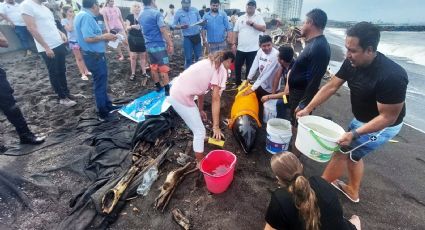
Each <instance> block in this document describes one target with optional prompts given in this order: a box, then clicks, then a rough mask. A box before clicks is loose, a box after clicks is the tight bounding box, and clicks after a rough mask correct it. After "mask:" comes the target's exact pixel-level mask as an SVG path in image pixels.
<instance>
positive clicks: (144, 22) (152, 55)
mask: <svg viewBox="0 0 425 230" xmlns="http://www.w3.org/2000/svg"><path fill="white" fill-rule="evenodd" d="M143 5H144V6H145V8H144V10H143V12H142V13H141V14H140V16H139V22H140V25H141V26H142V30H143V35H144V36H145V44H146V49H147V52H148V56H149V61H150V63H151V65H150V67H151V74H152V78H153V80H154V81H155V87H156V90H157V91H160V90H161V89H162V86H161V83H160V82H159V75H160V74H161V75H162V83H163V85H164V88H165V95H166V96H168V95H169V91H170V86H169V85H168V82H169V77H168V72H170V68H169V67H168V64H169V63H170V60H169V58H168V55H172V54H173V51H174V49H173V42H172V41H171V38H170V34H169V32H168V30H167V26H166V24H165V23H164V17H163V16H162V14H161V12H159V10H158V9H157V8H156V4H155V0H143ZM164 40H165V41H166V42H167V47H165V42H164Z"/></svg>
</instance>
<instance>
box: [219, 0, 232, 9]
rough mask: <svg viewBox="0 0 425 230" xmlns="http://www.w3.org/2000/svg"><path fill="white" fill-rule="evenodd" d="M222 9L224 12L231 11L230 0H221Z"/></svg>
mask: <svg viewBox="0 0 425 230" xmlns="http://www.w3.org/2000/svg"><path fill="white" fill-rule="evenodd" d="M220 8H221V9H222V10H226V9H230V0H220Z"/></svg>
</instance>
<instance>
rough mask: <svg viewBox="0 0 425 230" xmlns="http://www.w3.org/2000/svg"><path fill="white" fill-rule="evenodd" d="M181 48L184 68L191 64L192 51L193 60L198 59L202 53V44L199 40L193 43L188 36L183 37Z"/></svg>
mask: <svg viewBox="0 0 425 230" xmlns="http://www.w3.org/2000/svg"><path fill="white" fill-rule="evenodd" d="M183 50H184V60H185V61H184V68H185V69H187V68H189V66H190V65H192V51H193V53H194V54H195V62H197V61H198V60H199V58H200V57H201V53H202V45H201V43H200V42H199V43H198V44H196V45H194V44H193V43H192V41H191V40H190V39H189V38H188V37H184V39H183Z"/></svg>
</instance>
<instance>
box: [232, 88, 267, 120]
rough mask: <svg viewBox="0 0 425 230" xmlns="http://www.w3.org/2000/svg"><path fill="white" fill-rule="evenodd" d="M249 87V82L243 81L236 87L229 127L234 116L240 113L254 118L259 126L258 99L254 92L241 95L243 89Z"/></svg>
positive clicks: (238, 115)
mask: <svg viewBox="0 0 425 230" xmlns="http://www.w3.org/2000/svg"><path fill="white" fill-rule="evenodd" d="M250 88H251V84H249V83H247V82H246V81H244V82H243V83H242V84H241V85H240V86H239V88H238V93H237V94H236V96H235V102H233V105H232V111H231V113H230V120H229V128H232V127H233V124H234V122H235V120H236V118H238V117H240V116H242V115H249V116H251V117H252V118H254V119H255V121H256V122H257V124H258V127H261V122H260V120H259V119H258V101H257V96H256V94H255V92H253V93H250V94H248V95H246V96H243V95H242V93H243V92H245V90H248V89H250Z"/></svg>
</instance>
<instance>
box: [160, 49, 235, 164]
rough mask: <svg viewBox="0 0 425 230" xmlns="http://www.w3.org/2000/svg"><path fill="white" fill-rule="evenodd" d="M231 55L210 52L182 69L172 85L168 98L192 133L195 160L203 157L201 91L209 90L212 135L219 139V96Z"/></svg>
mask: <svg viewBox="0 0 425 230" xmlns="http://www.w3.org/2000/svg"><path fill="white" fill-rule="evenodd" d="M234 59H235V55H234V54H233V53H232V52H231V51H220V52H216V53H214V54H210V55H209V56H208V58H207V59H204V60H201V61H198V62H197V63H195V64H193V65H191V66H190V67H189V68H188V69H186V70H185V71H184V72H183V73H181V74H180V76H179V77H178V78H177V79H176V80H175V82H174V83H173V85H172V86H171V89H170V96H169V97H168V101H169V102H170V104H171V105H172V106H173V108H174V110H175V111H176V112H177V113H178V114H179V115H180V117H181V118H182V119H183V120H184V122H185V123H186V125H187V126H188V127H189V128H190V130H191V131H192V133H193V151H194V152H195V157H196V160H197V162H199V161H200V160H202V158H203V157H204V154H203V153H204V139H205V135H206V132H205V127H204V124H203V123H202V120H206V119H207V114H206V113H205V111H204V110H203V108H204V95H205V94H206V93H208V91H209V90H212V103H211V110H212V120H213V137H214V138H216V139H221V138H222V137H223V133H222V132H221V130H220V127H219V118H220V97H221V93H222V92H223V90H224V89H225V88H226V80H227V70H228V69H229V66H230V64H231V63H232V62H233V60H234ZM195 96H198V106H196V104H195V102H194V99H195ZM201 118H202V119H201Z"/></svg>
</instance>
